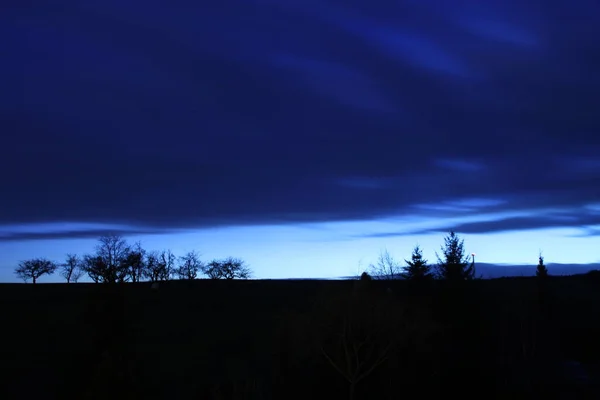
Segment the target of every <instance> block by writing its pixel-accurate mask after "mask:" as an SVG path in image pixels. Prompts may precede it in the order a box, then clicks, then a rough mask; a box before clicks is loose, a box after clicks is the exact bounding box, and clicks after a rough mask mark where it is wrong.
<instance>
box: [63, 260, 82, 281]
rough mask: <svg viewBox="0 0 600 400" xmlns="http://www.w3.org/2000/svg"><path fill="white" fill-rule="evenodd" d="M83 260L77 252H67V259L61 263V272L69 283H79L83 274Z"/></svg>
mask: <svg viewBox="0 0 600 400" xmlns="http://www.w3.org/2000/svg"><path fill="white" fill-rule="evenodd" d="M82 262H83V260H81V259H80V258H79V257H78V256H77V255H76V254H67V259H66V261H65V262H64V263H63V264H61V265H60V268H61V269H60V274H61V276H62V277H63V278H65V279H66V280H67V283H71V282H74V283H77V281H79V278H81V277H82V276H83V270H82Z"/></svg>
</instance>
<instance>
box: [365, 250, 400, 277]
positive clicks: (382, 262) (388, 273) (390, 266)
mask: <svg viewBox="0 0 600 400" xmlns="http://www.w3.org/2000/svg"><path fill="white" fill-rule="evenodd" d="M369 268H370V269H371V275H372V276H373V277H374V278H375V279H398V278H399V277H400V276H401V273H402V268H401V267H400V265H399V264H398V262H397V261H396V260H394V257H392V256H391V255H390V253H389V252H388V251H387V250H383V251H382V252H381V253H380V254H379V257H378V258H377V264H375V265H373V264H371V265H370V267H369Z"/></svg>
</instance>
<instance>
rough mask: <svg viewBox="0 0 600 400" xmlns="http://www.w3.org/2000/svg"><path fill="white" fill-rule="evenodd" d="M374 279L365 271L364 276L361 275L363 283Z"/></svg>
mask: <svg viewBox="0 0 600 400" xmlns="http://www.w3.org/2000/svg"><path fill="white" fill-rule="evenodd" d="M372 279H373V278H371V275H369V273H368V272H367V271H364V272H363V273H362V274H360V280H361V281H371V280H372Z"/></svg>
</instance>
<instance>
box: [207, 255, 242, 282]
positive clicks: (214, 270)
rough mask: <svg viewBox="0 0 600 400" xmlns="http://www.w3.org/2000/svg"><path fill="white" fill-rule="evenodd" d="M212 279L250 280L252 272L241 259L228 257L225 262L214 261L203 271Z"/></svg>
mask: <svg viewBox="0 0 600 400" xmlns="http://www.w3.org/2000/svg"><path fill="white" fill-rule="evenodd" d="M202 272H203V273H204V274H205V275H206V276H208V277H209V278H210V279H249V278H250V277H251V276H252V271H251V270H250V268H248V266H246V265H245V263H244V261H243V260H241V259H239V258H233V257H228V258H226V259H224V260H213V261H211V262H210V263H208V264H207V265H206V266H204V268H203V269H202Z"/></svg>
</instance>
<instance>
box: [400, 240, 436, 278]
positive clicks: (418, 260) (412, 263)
mask: <svg viewBox="0 0 600 400" xmlns="http://www.w3.org/2000/svg"><path fill="white" fill-rule="evenodd" d="M404 261H405V262H406V267H404V272H403V273H402V277H403V278H405V279H410V280H426V279H430V278H431V277H432V273H431V267H430V266H429V265H428V264H427V260H426V259H425V258H423V250H422V249H421V248H420V247H419V245H416V246H415V247H414V249H413V252H412V256H411V259H410V260H404Z"/></svg>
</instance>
